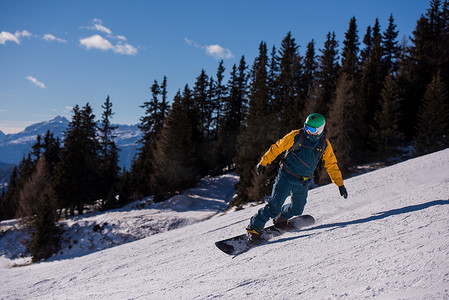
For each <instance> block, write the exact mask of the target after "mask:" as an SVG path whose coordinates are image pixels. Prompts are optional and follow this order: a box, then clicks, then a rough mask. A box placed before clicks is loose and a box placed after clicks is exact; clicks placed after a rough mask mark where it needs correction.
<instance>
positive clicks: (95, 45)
mask: <svg viewBox="0 0 449 300" xmlns="http://www.w3.org/2000/svg"><path fill="white" fill-rule="evenodd" d="M80 44H81V45H82V46H84V47H85V48H86V49H88V50H89V49H99V50H102V51H108V50H112V51H113V52H115V53H119V54H126V55H136V54H137V49H136V48H134V47H133V46H131V45H130V44H128V43H123V42H118V43H117V44H115V45H113V44H112V43H111V42H110V41H109V40H107V39H105V38H104V37H102V36H100V35H98V34H96V35H93V36H91V37H87V38H84V39H80Z"/></svg>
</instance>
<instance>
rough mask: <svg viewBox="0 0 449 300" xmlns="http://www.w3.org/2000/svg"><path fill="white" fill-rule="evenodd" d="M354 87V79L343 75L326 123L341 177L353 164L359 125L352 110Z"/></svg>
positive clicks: (354, 101) (354, 99)
mask: <svg viewBox="0 0 449 300" xmlns="http://www.w3.org/2000/svg"><path fill="white" fill-rule="evenodd" d="M354 85H355V81H354V79H350V78H349V76H348V75H347V74H345V73H343V75H342V76H341V78H340V80H339V82H338V86H337V90H336V98H335V101H334V102H333V103H332V106H331V108H330V110H329V117H328V118H327V121H326V136H327V138H328V139H329V140H330V141H331V143H332V147H333V150H334V152H335V155H336V157H337V159H338V166H339V167H340V170H341V171H342V173H343V175H346V174H348V171H349V169H350V167H352V165H353V163H354V155H355V153H354V151H353V149H354V146H353V145H354V136H355V135H356V132H357V130H358V127H359V125H360V121H359V120H357V119H355V117H356V114H357V112H355V111H354V108H355V104H356V101H357V99H356V96H355V95H354V90H355V87H354Z"/></svg>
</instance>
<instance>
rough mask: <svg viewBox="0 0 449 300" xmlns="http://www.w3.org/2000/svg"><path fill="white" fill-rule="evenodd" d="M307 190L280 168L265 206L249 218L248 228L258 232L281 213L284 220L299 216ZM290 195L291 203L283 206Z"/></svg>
mask: <svg viewBox="0 0 449 300" xmlns="http://www.w3.org/2000/svg"><path fill="white" fill-rule="evenodd" d="M308 190H309V187H308V183H306V184H305V185H303V183H301V181H300V180H299V179H298V178H296V177H294V176H292V175H290V174H288V173H287V172H285V171H284V170H282V168H280V169H279V173H278V175H277V177H276V181H275V182H274V184H273V190H272V192H271V197H270V199H269V200H268V203H267V205H265V207H263V208H261V209H259V211H258V212H257V214H255V215H254V216H253V217H252V218H251V222H250V227H251V228H253V229H255V230H256V231H258V232H260V231H261V230H262V229H263V228H264V226H265V223H267V222H268V220H269V219H270V218H275V217H277V216H278V215H279V213H282V216H283V217H284V218H286V219H290V218H291V217H293V216H299V215H301V214H302V212H303V211H304V206H305V205H306V203H307V193H308ZM290 194H291V203H288V204H285V205H284V202H285V199H286V198H287V197H288V196H289V195H290Z"/></svg>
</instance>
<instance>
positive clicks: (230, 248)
mask: <svg viewBox="0 0 449 300" xmlns="http://www.w3.org/2000/svg"><path fill="white" fill-rule="evenodd" d="M289 222H290V223H291V224H292V225H293V226H291V227H289V228H288V229H286V230H283V229H279V228H276V227H274V225H272V226H269V227H265V228H264V229H263V230H262V233H261V234H260V240H258V241H257V242H249V241H248V235H247V234H246V233H245V234H241V235H238V236H234V237H231V238H228V239H225V240H222V241H218V242H216V243H215V246H217V248H218V249H220V250H221V251H223V252H224V253H226V254H229V255H238V254H241V253H243V252H245V251H248V250H249V249H251V248H254V247H256V246H259V245H262V244H264V243H266V242H268V241H269V240H270V239H271V238H273V237H276V236H280V235H282V234H283V233H284V232H286V231H297V230H299V229H301V228H302V227H305V226H311V225H313V224H315V219H314V218H313V217H312V216H310V215H302V216H297V217H293V218H291V219H290V220H289Z"/></svg>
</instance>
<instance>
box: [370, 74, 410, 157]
mask: <svg viewBox="0 0 449 300" xmlns="http://www.w3.org/2000/svg"><path fill="white" fill-rule="evenodd" d="M380 95H381V99H380V110H379V111H377V112H376V114H375V118H374V120H375V122H376V126H371V140H372V141H373V142H374V143H375V148H376V150H377V151H378V152H379V153H380V155H381V156H382V157H384V158H388V157H389V156H390V155H392V154H394V153H396V152H397V150H396V148H397V147H398V146H400V145H401V142H402V140H403V138H404V135H403V133H402V132H401V131H400V129H399V123H400V120H401V111H400V101H401V99H400V98H399V87H398V84H397V83H396V81H395V79H394V78H393V76H392V75H389V76H388V77H387V78H386V79H385V83H384V87H383V89H382V91H381V93H380Z"/></svg>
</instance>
